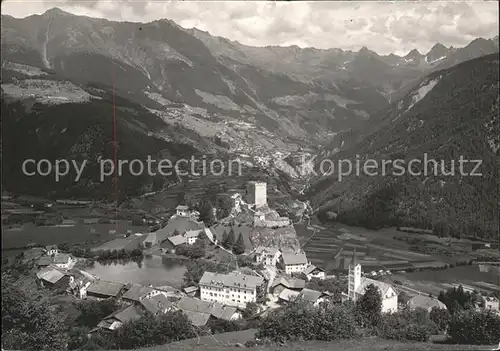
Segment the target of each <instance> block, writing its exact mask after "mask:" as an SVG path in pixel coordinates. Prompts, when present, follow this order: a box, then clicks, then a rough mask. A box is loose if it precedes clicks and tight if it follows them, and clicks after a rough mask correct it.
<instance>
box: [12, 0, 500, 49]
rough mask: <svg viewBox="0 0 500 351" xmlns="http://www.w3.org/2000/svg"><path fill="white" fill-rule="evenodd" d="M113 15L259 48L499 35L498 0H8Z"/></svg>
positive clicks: (390, 44) (19, 9) (30, 8)
mask: <svg viewBox="0 0 500 351" xmlns="http://www.w3.org/2000/svg"><path fill="white" fill-rule="evenodd" d="M56 6H57V7H59V8H60V9H62V10H64V11H67V12H71V13H74V14H78V15H86V16H91V17H102V18H106V19H109V20H117V21H133V22H149V21H153V20H156V19H160V18H168V19H172V20H173V21H175V22H176V23H177V24H179V25H181V26H182V27H184V28H192V27H196V28H198V29H201V30H204V31H208V32H209V33H211V34H212V35H216V36H222V37H226V38H229V39H231V40H237V41H238V42H240V43H242V44H246V45H252V46H265V45H280V46H288V45H298V46H300V47H308V46H309V47H316V48H322V49H326V48H341V49H344V50H346V49H350V50H359V49H360V48H361V47H363V46H366V47H368V48H369V49H372V50H374V51H376V52H378V53H380V54H388V53H390V52H394V53H396V54H406V53H408V52H409V51H410V50H412V49H414V48H416V49H418V50H419V51H420V52H422V53H425V52H427V51H428V50H429V49H430V48H431V47H432V46H433V45H434V44H435V43H436V42H440V43H442V44H444V45H446V46H450V45H453V46H464V45H466V44H468V43H469V42H470V41H471V40H473V39H475V38H477V37H484V38H492V37H494V36H496V35H498V16H499V13H498V2H496V1H479V2H478V1H476V2H463V1H461V2H458V1H457V2H451V1H448V2H433V1H425V2H403V1H399V2H396V3H390V2H372V1H369V2H354V1H351V2H326V1H325V2H323V1H316V2H302V1H301V2H278V3H276V2H266V1H261V2H251V1H227V2H209V1H181V2H178V1H127V0H122V1H120V0H115V1H109V0H108V1H70V0H61V1H43V0H39V1H21V0H10V1H9V0H4V1H2V13H3V14H10V15H12V16H14V17H26V16H29V15H31V14H41V13H43V12H45V11H46V10H47V9H50V8H52V7H56Z"/></svg>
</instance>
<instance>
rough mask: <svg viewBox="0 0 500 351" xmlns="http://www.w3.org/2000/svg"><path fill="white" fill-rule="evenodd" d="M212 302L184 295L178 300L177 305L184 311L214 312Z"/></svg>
mask: <svg viewBox="0 0 500 351" xmlns="http://www.w3.org/2000/svg"><path fill="white" fill-rule="evenodd" d="M212 304H213V303H212V302H208V301H202V300H200V299H195V298H192V297H182V298H181V299H180V300H179V301H177V303H176V305H177V307H178V308H179V309H181V310H183V311H191V312H199V313H208V314H210V313H212Z"/></svg>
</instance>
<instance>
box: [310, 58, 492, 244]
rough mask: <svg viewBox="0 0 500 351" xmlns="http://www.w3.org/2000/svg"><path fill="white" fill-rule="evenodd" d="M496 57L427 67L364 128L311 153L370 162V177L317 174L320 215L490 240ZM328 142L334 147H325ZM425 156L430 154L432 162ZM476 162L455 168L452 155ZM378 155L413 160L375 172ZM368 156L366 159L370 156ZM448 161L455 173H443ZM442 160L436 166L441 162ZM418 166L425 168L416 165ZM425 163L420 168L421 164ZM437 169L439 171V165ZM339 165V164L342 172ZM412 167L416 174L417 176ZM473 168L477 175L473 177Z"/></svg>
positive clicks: (375, 225)
mask: <svg viewBox="0 0 500 351" xmlns="http://www.w3.org/2000/svg"><path fill="white" fill-rule="evenodd" d="M498 64H499V56H498V54H492V55H487V56H484V57H481V58H477V59H474V60H470V61H466V62H463V63H461V64H459V65H457V66H454V67H451V68H448V69H444V70H440V71H436V72H434V73H431V74H430V75H428V76H427V77H425V78H424V79H422V80H421V81H420V82H419V84H417V85H416V86H415V87H414V88H413V89H412V90H411V91H410V92H409V93H408V94H407V95H406V96H405V97H404V98H403V99H401V100H399V101H398V102H397V103H394V104H393V105H392V106H391V107H390V108H389V109H388V110H387V111H385V112H383V113H381V114H380V116H378V117H375V118H374V120H373V121H371V122H372V124H370V126H369V127H367V128H366V129H365V132H363V131H359V130H358V131H356V132H353V133H351V134H353V135H347V134H346V133H344V134H343V135H340V136H339V140H344V139H345V140H348V142H347V143H346V144H345V145H344V147H342V143H341V145H338V143H337V144H335V145H331V146H329V147H328V148H326V149H323V150H322V151H320V153H319V157H318V158H317V159H316V166H317V167H319V165H320V164H321V162H322V161H323V160H325V159H329V160H332V161H333V162H334V164H335V165H337V163H335V162H336V161H338V160H351V162H352V164H353V165H354V164H355V162H356V155H358V156H359V157H360V158H359V160H360V161H361V165H362V164H363V162H364V161H366V160H369V159H370V160H375V161H376V162H377V164H378V168H377V170H378V173H377V174H376V175H375V176H369V175H365V174H363V171H362V170H361V174H360V175H356V174H354V171H353V172H352V173H351V174H349V175H346V176H344V178H343V179H342V180H341V181H339V180H338V179H339V178H338V175H339V170H338V169H336V170H335V172H334V173H333V174H332V175H330V176H326V177H320V176H318V177H317V178H316V179H315V181H314V182H313V185H312V186H311V188H310V189H309V196H310V198H311V200H312V201H313V203H314V205H315V207H320V208H321V210H320V213H325V212H326V211H333V212H336V213H338V219H339V220H341V221H343V222H346V223H350V224H354V225H364V226H368V227H372V228H380V227H383V226H387V225H393V226H397V225H398V226H413V227H419V228H425V229H436V228H439V230H440V231H442V232H439V233H438V234H443V235H471V236H477V237H484V238H494V237H496V236H497V234H498V226H499V222H498V221H499V216H498V213H499V212H498V211H499V209H498V206H499V199H498V191H497V192H495V190H494V189H497V190H498V189H499V179H498V172H499V170H500V169H499V168H498V159H499V151H500V123H499V119H498V118H499V117H498V116H499V115H498V107H499V93H498V91H499V90H498V89H499V69H498ZM333 148H335V149H333ZM425 155H428V160H431V159H435V160H436V161H437V162H438V164H437V168H436V167H435V166H434V165H433V164H432V163H429V166H425V164H424V162H425V161H424V160H425V157H426V156H425ZM460 157H463V158H464V159H465V160H470V161H472V160H480V165H479V166H478V169H476V172H475V175H471V172H472V171H473V169H474V167H476V165H478V164H479V161H476V162H475V163H474V162H470V163H468V164H467V165H466V166H465V167H464V171H465V173H464V174H461V172H460V171H459V169H458V160H459V159H460ZM382 160H391V161H394V160H402V161H404V163H403V165H404V166H405V167H406V166H407V165H408V164H409V161H411V160H420V161H419V162H420V163H417V164H416V165H414V166H413V167H412V170H413V172H414V173H417V174H416V175H411V174H410V173H409V171H408V170H407V172H406V173H404V174H403V175H401V174H400V175H399V176H397V175H394V174H393V173H391V172H392V171H393V170H394V169H395V166H394V167H393V166H392V165H390V166H389V168H388V171H387V173H386V175H385V176H384V175H383V174H381V169H380V167H381V164H382ZM371 162H373V161H371ZM452 162H454V163H455V166H454V167H455V171H454V172H453V173H452V174H450V171H451V170H452V167H453V166H452V165H453V163H452ZM443 164H444V166H443ZM424 167H425V168H424ZM427 167H429V168H428V169H429V170H430V171H428V172H427V173H425V169H426V168H427ZM443 167H444V171H443ZM346 170H347V167H344V169H343V171H344V172H345V171H346ZM418 172H420V174H418ZM478 173H481V175H478Z"/></svg>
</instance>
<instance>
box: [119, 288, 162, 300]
mask: <svg viewBox="0 0 500 351" xmlns="http://www.w3.org/2000/svg"><path fill="white" fill-rule="evenodd" d="M154 290H155V289H153V288H150V287H148V286H144V285H139V284H134V285H132V286H131V287H130V288H129V289H128V290H127V292H126V293H125V294H123V296H122V298H123V299H126V300H132V301H136V302H139V300H141V299H142V298H143V297H144V296H146V294H148V293H150V292H153V291H154Z"/></svg>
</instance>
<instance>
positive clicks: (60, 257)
mask: <svg viewBox="0 0 500 351" xmlns="http://www.w3.org/2000/svg"><path fill="white" fill-rule="evenodd" d="M75 262H76V260H75V259H74V258H73V257H72V256H71V255H69V254H66V253H62V252H59V250H58V248H57V245H49V246H46V247H45V255H44V256H42V257H41V258H40V260H39V261H38V266H39V267H48V266H55V267H57V268H62V269H69V268H71V267H73V265H74V264H75Z"/></svg>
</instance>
